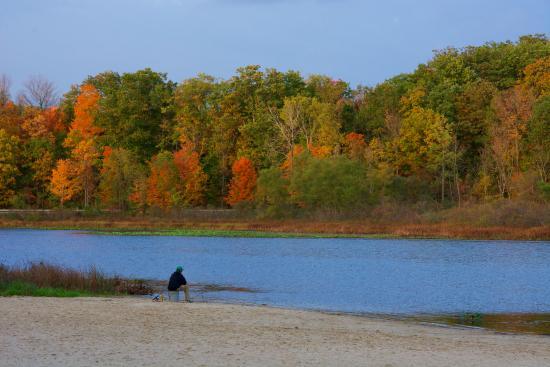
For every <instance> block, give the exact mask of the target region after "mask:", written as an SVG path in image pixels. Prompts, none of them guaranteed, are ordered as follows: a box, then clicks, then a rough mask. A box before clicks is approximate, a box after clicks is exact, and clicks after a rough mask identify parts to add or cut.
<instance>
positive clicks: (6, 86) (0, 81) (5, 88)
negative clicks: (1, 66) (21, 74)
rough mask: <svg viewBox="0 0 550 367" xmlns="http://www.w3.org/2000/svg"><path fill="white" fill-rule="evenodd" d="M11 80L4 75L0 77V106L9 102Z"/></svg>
mask: <svg viewBox="0 0 550 367" xmlns="http://www.w3.org/2000/svg"><path fill="white" fill-rule="evenodd" d="M10 88H11V79H10V78H9V76H7V75H6V74H1V75H0V105H4V104H6V103H7V102H8V101H9V100H10Z"/></svg>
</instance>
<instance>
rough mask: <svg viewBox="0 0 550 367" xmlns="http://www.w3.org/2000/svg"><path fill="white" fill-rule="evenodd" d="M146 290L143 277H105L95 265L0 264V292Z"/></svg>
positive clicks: (58, 293)
mask: <svg viewBox="0 0 550 367" xmlns="http://www.w3.org/2000/svg"><path fill="white" fill-rule="evenodd" d="M150 293H152V289H151V287H150V286H149V285H148V284H147V282H146V281H144V280H139V279H124V278H121V277H118V276H113V277H109V276H106V275H105V274H103V273H102V272H101V271H99V270H98V269H97V268H95V267H90V268H89V269H88V270H75V269H70V268H64V267H61V266H59V265H52V264H45V263H42V262H40V263H29V264H27V265H24V266H12V267H8V266H6V265H3V264H0V295H1V296H15V295H22V296H42V297H78V296H93V295H98V296H99V295H135V294H136V295H137V294H150Z"/></svg>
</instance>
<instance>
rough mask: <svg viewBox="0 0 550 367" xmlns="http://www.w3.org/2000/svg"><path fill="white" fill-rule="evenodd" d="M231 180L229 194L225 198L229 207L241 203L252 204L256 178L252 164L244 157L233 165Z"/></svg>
mask: <svg viewBox="0 0 550 367" xmlns="http://www.w3.org/2000/svg"><path fill="white" fill-rule="evenodd" d="M232 171H233V178H232V179H231V183H230V185H229V194H228V195H227V197H226V198H225V201H226V203H228V204H229V205H231V206H235V205H236V204H239V203H242V202H252V201H253V200H254V191H255V189H256V180H257V178H258V176H257V174H256V170H255V169H254V164H253V163H252V161H251V160H250V159H248V158H246V157H241V158H239V159H237V160H236V161H235V162H234V163H233V167H232Z"/></svg>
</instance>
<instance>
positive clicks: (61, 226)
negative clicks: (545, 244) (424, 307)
mask: <svg viewBox="0 0 550 367" xmlns="http://www.w3.org/2000/svg"><path fill="white" fill-rule="evenodd" d="M0 229H35V230H76V231H83V232H90V233H94V234H104V235H125V236H132V235H133V236H182V237H241V238H311V239H316V238H318V239H331V238H350V239H426V240H477V241H483V240H508V241H550V226H547V225H546V226H545V225H541V226H535V227H510V226H468V225H463V224H449V223H435V224H432V223H429V224H425V223H423V224H416V223H410V224H407V223H391V224H379V223H369V222H366V221H311V220H278V221H273V220H271V221H267V220H232V221H221V220H207V221H205V220H202V221H195V220H182V219H179V220H174V219H163V218H146V219H144V218H124V219H118V218H115V219H111V218H90V219H88V218H78V219H69V220H42V219H39V220H36V219H34V220H32V219H31V220H29V219H9V218H2V217H0Z"/></svg>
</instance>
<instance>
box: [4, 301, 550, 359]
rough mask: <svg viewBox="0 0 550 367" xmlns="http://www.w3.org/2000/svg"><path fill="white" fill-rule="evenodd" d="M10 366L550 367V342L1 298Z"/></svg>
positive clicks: (280, 316) (293, 316)
mask: <svg viewBox="0 0 550 367" xmlns="http://www.w3.org/2000/svg"><path fill="white" fill-rule="evenodd" d="M0 365H1V366H3V367H8V366H74V367H79V366H381V367H390V366H393V367H397V366H426V367H429V366H437V367H441V366H495V367H496V366H514V367H516V366H537V367H540V366H550V337H547V336H536V335H509V334H498V333H494V332H491V331H487V330H478V329H459V328H444V327H438V326H432V325H421V324H417V323H413V322H407V321H393V320H377V319H370V318H365V317H357V316H350V315H330V314H324V313H320V312H310V311H295V310H285V309H276V308H269V307H252V306H241V305H225V304H212V303H210V304H208V303H192V304H183V303H182V304H174V303H168V302H162V303H161V302H159V303H156V302H152V301H150V300H148V299H139V298H70V299H60V298H28V297H12V298H0Z"/></svg>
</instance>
